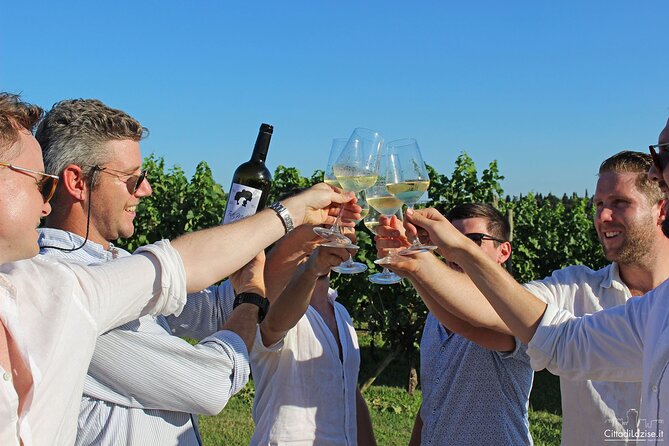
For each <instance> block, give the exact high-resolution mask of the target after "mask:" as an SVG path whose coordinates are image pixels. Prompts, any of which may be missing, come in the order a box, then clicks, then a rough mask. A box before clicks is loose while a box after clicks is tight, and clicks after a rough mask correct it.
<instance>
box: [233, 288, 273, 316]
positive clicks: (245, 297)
mask: <svg viewBox="0 0 669 446" xmlns="http://www.w3.org/2000/svg"><path fill="white" fill-rule="evenodd" d="M240 304H253V305H256V306H257V307H258V323H261V322H262V320H263V319H265V316H267V312H268V311H269V300H267V298H266V297H263V296H261V295H260V294H258V293H239V294H238V295H237V296H235V303H234V304H232V308H233V309H235V308H237V306H239V305H240Z"/></svg>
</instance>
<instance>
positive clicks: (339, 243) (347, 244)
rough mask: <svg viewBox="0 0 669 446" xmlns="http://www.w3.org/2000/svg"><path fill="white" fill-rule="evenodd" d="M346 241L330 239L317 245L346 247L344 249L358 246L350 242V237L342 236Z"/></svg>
mask: <svg viewBox="0 0 669 446" xmlns="http://www.w3.org/2000/svg"><path fill="white" fill-rule="evenodd" d="M344 238H345V239H346V241H343V240H337V241H330V242H327V243H319V246H327V247H328V248H346V249H358V248H360V247H359V246H358V245H354V244H353V243H351V239H350V238H348V237H344Z"/></svg>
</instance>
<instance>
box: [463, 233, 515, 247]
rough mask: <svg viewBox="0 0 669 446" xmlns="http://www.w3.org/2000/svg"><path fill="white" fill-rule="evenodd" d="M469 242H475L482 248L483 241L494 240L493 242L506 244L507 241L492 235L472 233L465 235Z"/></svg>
mask: <svg viewBox="0 0 669 446" xmlns="http://www.w3.org/2000/svg"><path fill="white" fill-rule="evenodd" d="M465 237H467V238H468V239H469V240H471V241H473V242H474V243H476V244H477V245H479V246H481V244H482V243H483V240H492V241H493V242H498V243H504V242H505V241H506V240H501V239H498V238H496V237H493V236H492V235H488V234H481V233H480V232H472V233H471V234H465Z"/></svg>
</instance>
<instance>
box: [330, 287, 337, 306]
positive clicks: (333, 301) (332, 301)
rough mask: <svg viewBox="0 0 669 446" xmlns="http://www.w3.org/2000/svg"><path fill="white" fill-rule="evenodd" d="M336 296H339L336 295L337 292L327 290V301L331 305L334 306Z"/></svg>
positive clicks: (332, 289) (331, 289)
mask: <svg viewBox="0 0 669 446" xmlns="http://www.w3.org/2000/svg"><path fill="white" fill-rule="evenodd" d="M337 296H339V294H338V293H337V290H335V289H334V288H328V301H329V302H330V303H331V304H332V305H334V303H335V300H337Z"/></svg>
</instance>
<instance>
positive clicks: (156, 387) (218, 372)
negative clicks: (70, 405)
mask: <svg viewBox="0 0 669 446" xmlns="http://www.w3.org/2000/svg"><path fill="white" fill-rule="evenodd" d="M140 330H142V328H141V326H140ZM214 336H215V337H212V338H209V339H207V340H206V341H205V342H202V343H200V344H197V345H190V344H189V343H188V342H186V341H184V340H182V339H180V338H178V337H176V336H171V335H169V334H168V333H166V332H165V333H164V334H160V333H159V332H158V333H156V332H155V330H150V331H148V332H147V331H138V332H134V331H129V330H113V331H111V332H109V333H106V334H105V335H103V336H101V337H99V338H98V344H97V346H96V353H95V354H94V356H93V359H92V361H91V363H90V367H89V375H90V376H91V377H93V378H94V379H95V380H96V381H97V382H100V383H110V384H107V385H106V387H109V389H111V392H110V390H105V391H104V393H102V394H98V393H96V392H98V389H99V386H98V385H96V386H92V387H91V386H89V383H88V381H87V384H86V386H85V393H86V394H88V395H90V396H93V397H95V398H98V399H103V400H106V401H109V402H111V403H113V404H119V405H122V406H126V407H134V408H142V409H159V410H169V411H177V412H192V413H200V414H216V413H218V412H220V411H221V410H222V409H223V407H225V405H226V404H227V402H228V400H229V398H230V397H231V396H232V395H233V394H234V393H235V392H237V391H239V390H240V389H241V388H242V387H243V386H244V384H246V382H247V381H248V375H249V372H250V368H249V364H248V353H247V351H246V349H245V346H244V345H243V344H242V343H241V342H240V340H239V338H237V337H236V336H235V335H233V334H232V333H229V332H220V333H216V334H215V335H214ZM166 383H168V385H169V391H166V387H165V386H166Z"/></svg>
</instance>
